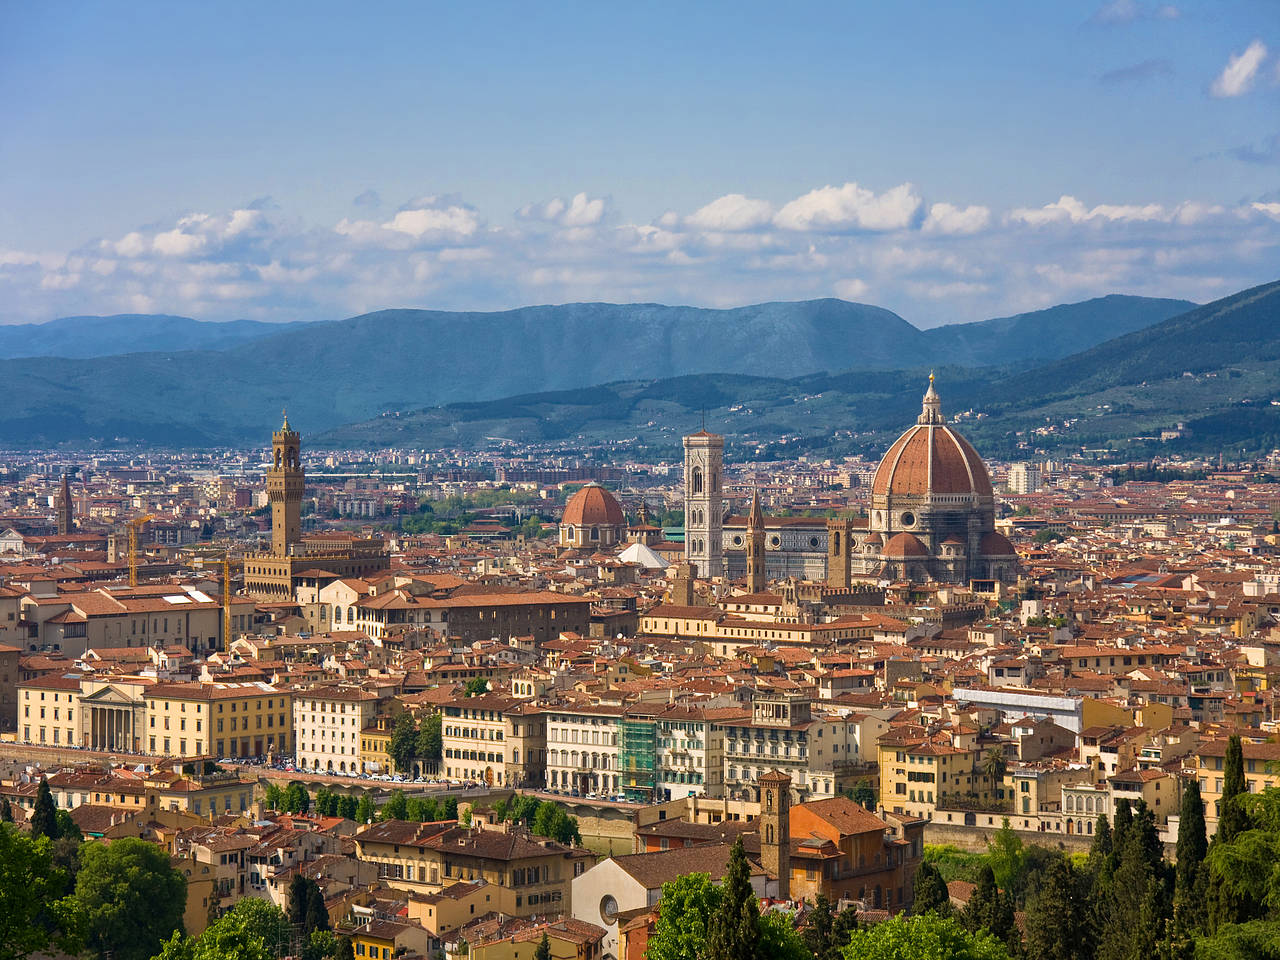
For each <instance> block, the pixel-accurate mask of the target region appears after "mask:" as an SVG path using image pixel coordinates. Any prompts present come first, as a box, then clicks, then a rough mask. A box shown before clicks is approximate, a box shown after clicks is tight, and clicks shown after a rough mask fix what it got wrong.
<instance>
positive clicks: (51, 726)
mask: <svg viewBox="0 0 1280 960" xmlns="http://www.w3.org/2000/svg"><path fill="white" fill-rule="evenodd" d="M17 700H18V737H19V739H20V740H21V741H22V742H23V743H41V744H51V745H55V746H56V745H60V744H61V745H66V746H80V745H81V733H80V678H79V677H77V676H62V675H60V674H52V673H48V674H45V675H43V676H39V677H35V678H33V679H31V680H24V681H22V682H21V683H19V684H18V696H17Z"/></svg>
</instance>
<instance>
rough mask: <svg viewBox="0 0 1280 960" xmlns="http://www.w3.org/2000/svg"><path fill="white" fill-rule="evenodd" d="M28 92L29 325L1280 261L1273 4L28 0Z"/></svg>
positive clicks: (1027, 277)
mask: <svg viewBox="0 0 1280 960" xmlns="http://www.w3.org/2000/svg"><path fill="white" fill-rule="evenodd" d="M264 7H265V8H267V9H262V8H264ZM366 8H367V9H366ZM0 103H3V104H4V105H5V106H4V114H5V117H4V122H3V124H2V125H0V322H17V321H32V320H36V321H38V320H45V319H49V318H51V317H54V316H60V315H67V314H72V313H116V312H166V313H181V314H186V315H191V316H196V317H200V318H202V319H216V320H221V319H231V318H235V317H252V318H260V319H268V320H287V319H326V318H333V317H340V316H346V315H349V314H352V313H357V312H362V311H365V310H371V309H378V308H383V307H394V306H420V307H438V308H449V309H454V308H457V309H462V308H466V309H500V308H505V307H513V306H519V305H523V304H527V303H548V302H563V301H568V300H613V301H628V300H658V301H664V302H684V303H698V304H704V305H709V306H728V305H735V304H741V303H748V302H753V301H758V300H768V299H800V298H808V297H822V296H843V297H845V298H847V299H856V300H862V301H865V302H871V303H877V304H880V305H882V306H885V307H888V308H890V309H893V310H896V311H898V312H899V313H901V314H902V315H903V316H905V317H906V318H907V319H909V320H911V321H912V322H913V323H916V324H917V325H920V326H931V325H935V324H938V323H946V322H953V321H957V320H973V319H981V318H983V317H987V316H995V315H1001V314H1009V313H1015V312H1018V311H1021V310H1026V309H1034V308H1037V307H1041V306H1046V305H1049V304H1052V303H1059V302H1063V301H1068V300H1079V299H1083V298H1086V297H1090V296H1096V295H1100V294H1105V293H1110V292H1127V293H1142V294H1150V295H1166V296H1181V297H1188V298H1191V299H1195V300H1207V299H1212V298H1214V297H1216V296H1220V295H1223V294H1226V293H1229V292H1232V291H1233V290H1235V289H1238V288H1240V287H1243V286H1247V285H1250V284H1253V283H1257V282H1262V281H1265V280H1270V279H1275V278H1276V277H1277V276H1280V8H1278V7H1277V5H1276V3H1275V2H1274V0H1265V2H1256V3H1247V2H1241V3H1230V4H1222V3H1175V4H1163V3H1155V2H1149V3H1142V2H1138V0H1113V2H1109V3H1106V4H1102V5H1099V4H1096V3H1093V4H1085V5H1074V4H1069V3H1052V4H1041V3H1030V4H1028V3H1025V2H1020V3H1007V4H1002V3H982V4H939V3H918V4H914V3H897V4H852V3H839V4H801V3H795V4H777V3H769V4H764V3H761V4H754V3H734V4H728V3H725V4H702V5H691V4H662V3H653V4H648V5H627V6H624V5H621V4H599V3H595V4H586V3H583V4H553V5H535V4H527V3H521V4H487V3H470V4H450V5H445V4H438V5H427V4H403V5H399V4H366V5H361V6H360V7H357V6H356V5H351V4H324V3H306V4H303V3H296V4H286V3H278V4H252V3H243V4H209V5H199V4H172V3H166V4H150V3H132V4H127V5H126V4H84V5H80V6H77V7H71V6H68V5H59V4H25V3H18V2H8V0H0Z"/></svg>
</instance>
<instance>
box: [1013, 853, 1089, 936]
mask: <svg viewBox="0 0 1280 960" xmlns="http://www.w3.org/2000/svg"><path fill="white" fill-rule="evenodd" d="M1026 943H1027V956H1029V957H1035V958H1041V957H1044V958H1050V957H1052V958H1053V960H1089V958H1090V957H1092V955H1093V951H1092V949H1091V944H1092V935H1091V931H1090V928H1089V923H1088V919H1087V915H1086V904H1085V903H1084V902H1083V898H1082V897H1081V896H1080V894H1079V890H1078V885H1077V883H1076V877H1075V872H1074V871H1073V870H1072V869H1071V864H1070V863H1068V862H1067V861H1066V860H1064V859H1061V858H1059V859H1057V860H1054V861H1053V862H1052V863H1050V864H1049V866H1048V868H1047V869H1046V870H1045V871H1044V873H1043V874H1042V875H1041V876H1040V882H1039V884H1038V885H1037V887H1036V890H1035V892H1034V893H1033V895H1032V897H1031V899H1030V901H1029V902H1028V904H1027V912H1026Z"/></svg>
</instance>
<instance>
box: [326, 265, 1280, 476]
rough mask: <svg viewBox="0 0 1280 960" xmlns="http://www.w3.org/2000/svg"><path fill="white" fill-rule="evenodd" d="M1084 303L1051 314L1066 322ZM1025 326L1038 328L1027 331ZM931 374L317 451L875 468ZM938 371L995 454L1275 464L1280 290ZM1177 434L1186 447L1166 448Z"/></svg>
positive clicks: (607, 404) (444, 422)
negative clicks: (409, 450) (694, 446)
mask: <svg viewBox="0 0 1280 960" xmlns="http://www.w3.org/2000/svg"><path fill="white" fill-rule="evenodd" d="M1075 306H1076V305H1073V306H1072V307H1071V308H1055V309H1056V310H1058V311H1063V310H1066V311H1068V314H1067V315H1068V316H1070V315H1071V313H1072V312H1075V309H1074V308H1075ZM1052 312H1053V311H1045V313H1052ZM1059 315H1061V314H1059ZM1030 316H1031V317H1034V315H1030ZM1002 322H1006V321H988V323H992V324H995V323H1002ZM1023 323H1025V324H1026V325H1028V326H1031V327H1032V328H1034V323H1033V321H1032V320H1031V319H1027V320H1025V321H1023ZM1095 329H1097V328H1095ZM1057 332H1058V333H1060V330H1059V331H1057ZM997 339H999V338H997ZM1002 342H1006V343H1007V342H1008V341H1002ZM1060 342H1061V341H1060ZM1010 353H1011V355H1012V353H1013V351H1012V348H1010ZM912 359H914V358H912ZM1011 359H1017V358H1016V356H1011ZM927 372H928V368H927V366H925V365H923V364H920V365H916V366H914V367H912V368H908V369H905V370H896V371H875V370H863V369H859V370H854V371H847V372H844V373H837V374H827V373H822V374H814V375H807V376H801V377H793V378H783V377H752V376H733V375H717V376H700V377H688V376H686V377H673V378H665V379H659V380H630V381H622V382H615V383H610V384H605V385H602V386H597V387H592V388H590V389H581V390H569V391H558V392H543V393H537V394H529V395H524V396H515V397H510V398H505V399H501V400H494V401H487V402H479V403H459V404H452V405H448V406H443V407H435V408H428V409H422V410H418V411H403V412H398V413H395V414H384V415H383V416H380V417H377V418H373V419H371V420H369V421H366V422H363V423H358V424H352V425H349V426H346V427H343V428H341V429H339V430H336V431H332V432H330V433H329V434H328V435H325V436H322V437H319V438H317V442H319V443H322V444H328V445H333V446H345V447H359V446H371V447H380V446H394V445H402V446H424V447H434V446H463V447H468V446H470V447H477V446H482V445H484V444H486V443H489V444H492V443H493V442H495V441H496V440H501V439H512V440H521V441H535V442H539V441H540V442H544V443H550V444H559V445H561V446H562V447H564V448H565V449H573V448H575V447H581V446H586V445H589V444H596V443H608V442H610V441H614V440H617V441H624V442H626V443H627V444H628V445H629V446H630V447H633V448H636V449H648V450H649V451H650V452H652V453H654V454H656V455H661V456H673V455H676V453H677V451H678V449H679V438H680V436H681V435H683V434H684V433H687V432H690V431H692V430H696V429H698V427H699V425H701V424H702V423H703V422H705V423H706V425H707V428H708V429H711V430H714V431H716V432H720V433H724V434H725V435H726V436H727V437H729V438H730V448H731V450H736V453H737V455H739V456H748V455H750V456H754V457H768V456H772V455H782V454H787V453H789V454H795V453H797V452H802V451H805V450H819V451H825V452H827V453H855V452H856V453H864V454H869V455H876V454H877V453H878V452H883V449H884V447H885V445H887V443H889V442H890V441H891V440H892V438H893V436H895V435H896V434H897V432H899V431H901V430H902V429H903V428H904V427H905V426H906V425H908V424H909V423H911V422H912V421H913V420H914V418H915V415H916V414H917V413H918V412H919V403H920V399H919V398H920V395H921V393H922V392H923V390H924V386H925V377H926V374H927ZM938 373H939V379H938V386H939V389H940V391H941V393H942V397H943V409H944V412H946V413H947V414H948V415H953V416H954V415H959V420H960V422H961V430H962V431H963V432H964V433H965V434H966V435H968V436H969V437H970V438H971V439H972V440H973V441H974V442H975V443H976V445H977V446H978V449H979V450H981V451H983V453H984V454H987V455H989V456H1002V457H1010V458H1013V457H1023V456H1026V455H1027V451H1045V452H1054V451H1071V452H1079V451H1080V450H1082V449H1096V448H1109V449H1110V450H1112V451H1115V452H1117V453H1119V452H1124V453H1126V454H1128V455H1132V456H1150V455H1152V454H1153V453H1155V452H1163V453H1172V452H1184V453H1190V452H1197V453H1206V452H1208V453H1217V452H1218V451H1220V450H1223V449H1224V448H1226V449H1228V450H1231V451H1232V452H1234V451H1236V450H1243V451H1247V452H1269V451H1270V450H1272V449H1275V448H1277V447H1280V282H1275V283H1270V284H1264V285H1262V286H1259V287H1255V288H1253V289H1250V290H1245V291H1242V292H1240V293H1237V294H1233V295H1232V296H1229V297H1224V298H1223V299H1221V300H1217V301H1214V302H1213V303H1209V304H1205V305H1204V306H1199V307H1194V306H1193V307H1192V308H1191V309H1189V310H1186V311H1183V312H1181V313H1180V314H1178V315H1176V316H1174V317H1170V318H1168V319H1165V320H1162V321H1160V322H1158V323H1154V324H1152V325H1149V326H1146V327H1144V328H1142V329H1139V330H1136V331H1134V332H1130V333H1126V334H1123V335H1121V336H1118V337H1113V338H1111V339H1106V340H1104V341H1103V342H1100V343H1096V344H1093V345H1091V346H1089V347H1088V349H1084V350H1081V351H1079V352H1077V353H1074V354H1071V355H1070V356H1066V357H1060V358H1058V359H1055V360H1050V361H1048V362H1044V363H1040V364H1037V365H1035V366H1033V367H1030V368H1027V367H1026V366H1025V365H1018V364H1010V365H1006V366H1005V367H973V366H962V365H948V366H943V367H941V368H940V369H939V371H938ZM1179 423H1181V424H1183V425H1184V427H1185V429H1184V431H1183V432H1182V435H1181V436H1177V437H1173V438H1171V439H1169V440H1167V441H1165V440H1161V439H1160V434H1161V431H1163V430H1171V429H1173V428H1175V427H1176V426H1177V425H1178V424H1179Z"/></svg>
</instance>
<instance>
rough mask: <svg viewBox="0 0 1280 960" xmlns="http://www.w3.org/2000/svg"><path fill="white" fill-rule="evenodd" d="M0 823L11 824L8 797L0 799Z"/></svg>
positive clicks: (10, 807)
mask: <svg viewBox="0 0 1280 960" xmlns="http://www.w3.org/2000/svg"><path fill="white" fill-rule="evenodd" d="M0 822H4V823H13V806H12V805H11V804H10V803H9V798H8V797H4V798H3V799H0Z"/></svg>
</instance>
